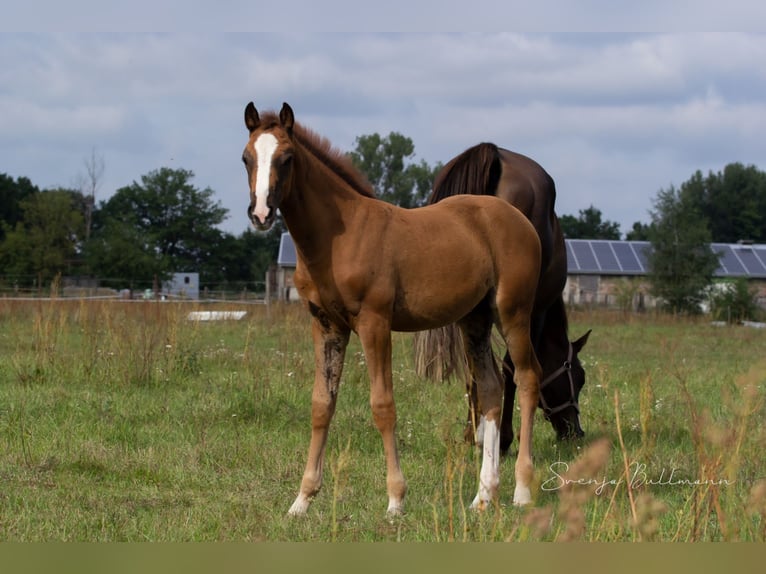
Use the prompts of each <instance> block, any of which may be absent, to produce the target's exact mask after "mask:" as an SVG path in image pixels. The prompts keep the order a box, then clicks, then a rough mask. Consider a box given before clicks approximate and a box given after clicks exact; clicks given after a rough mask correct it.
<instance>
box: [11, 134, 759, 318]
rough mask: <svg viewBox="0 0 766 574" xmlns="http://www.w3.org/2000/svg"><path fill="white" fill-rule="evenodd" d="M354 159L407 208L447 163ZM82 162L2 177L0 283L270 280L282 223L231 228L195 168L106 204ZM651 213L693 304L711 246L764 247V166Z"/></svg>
mask: <svg viewBox="0 0 766 574" xmlns="http://www.w3.org/2000/svg"><path fill="white" fill-rule="evenodd" d="M349 156H350V157H351V159H352V161H353V162H354V163H355V165H356V166H357V167H359V169H360V170H361V171H362V172H363V173H364V174H365V175H366V176H367V178H368V179H369V181H370V183H371V184H372V185H373V187H374V188H375V190H376V193H377V195H378V197H380V198H381V199H383V200H384V201H389V202H391V203H394V204H397V205H400V206H402V207H406V208H411V207H417V206H419V205H423V204H424V203H425V202H426V201H427V198H428V195H429V193H430V190H431V187H432V184H433V180H434V177H435V175H436V174H437V173H438V172H439V171H440V170H441V168H442V167H443V166H442V164H441V162H438V163H437V164H436V165H434V166H430V165H429V164H428V163H427V162H425V161H423V160H421V161H419V162H418V161H416V160H415V146H414V143H413V142H412V140H411V139H410V138H408V137H405V136H403V135H402V134H399V133H396V132H391V133H390V134H389V135H388V136H385V137H382V136H380V135H379V134H377V133H375V134H371V135H364V136H359V137H357V138H356V141H355V147H354V149H353V150H352V151H351V152H349ZM84 163H85V168H86V175H85V176H81V177H80V179H79V184H78V185H77V186H76V188H56V189H47V190H40V189H39V188H38V187H37V186H35V185H34V183H33V182H32V181H31V180H30V179H29V178H27V177H18V178H16V179H14V178H12V177H11V176H9V175H7V174H4V173H0V287H4V288H5V289H7V288H9V286H11V284H13V285H14V286H22V287H27V286H42V285H45V284H47V283H49V282H51V281H52V280H53V279H54V278H55V277H57V276H60V275H64V276H88V277H96V278H98V280H99V283H100V285H102V286H106V287H113V288H132V289H143V288H147V287H151V286H152V284H154V283H156V281H158V280H159V281H162V280H164V279H166V278H167V277H168V276H169V275H170V274H171V273H173V272H191V271H197V272H199V274H200V283H201V287H203V288H205V287H207V288H210V289H226V290H242V289H251V290H258V289H261V288H262V283H263V281H264V277H265V274H266V271H267V269H268V267H269V266H270V265H272V264H273V263H274V262H275V261H276V257H277V252H278V249H279V240H280V237H281V233H282V231H283V227H282V226H281V225H279V224H277V225H276V226H275V227H274V228H272V230H271V231H269V232H268V233H260V232H256V231H254V230H250V229H248V230H245V231H244V232H243V233H241V234H239V235H234V234H231V233H227V232H224V231H222V230H221V229H220V228H219V226H220V224H221V223H223V221H224V220H225V219H226V217H227V214H228V212H227V210H226V209H225V208H223V207H222V206H221V204H220V203H219V202H218V201H217V200H216V199H215V192H214V191H213V190H212V189H210V188H205V189H199V188H197V187H196V186H195V185H194V184H193V178H194V173H193V172H192V171H190V170H186V169H170V168H167V167H162V168H159V169H157V170H154V171H151V172H149V173H147V174H145V175H143V176H141V177H140V179H139V181H134V182H132V183H131V184H129V185H127V186H124V187H121V188H119V189H117V190H116V191H115V192H114V193H113V194H112V195H111V196H110V197H109V198H108V199H106V200H102V201H99V202H98V203H96V197H95V196H96V190H97V188H98V187H99V183H100V181H99V180H100V177H101V174H102V173H103V160H101V159H100V158H98V157H97V156H96V154H95V152H94V153H93V154H92V155H91V157H89V158H87V159H86V160H85V162H84ZM650 217H651V220H650V222H649V223H648V224H646V223H642V222H639V221H637V222H635V223H634V224H633V227H632V229H631V230H629V231H628V232H627V233H626V234H625V238H626V239H634V240H648V241H652V243H653V247H654V250H653V251H654V257H656V258H657V261H652V262H650V264H651V267H652V270H653V276H654V280H655V281H656V282H657V284H661V283H663V279H662V278H663V277H665V276H667V275H668V274H669V276H672V277H673V281H674V282H675V283H673V282H670V283H671V284H672V285H675V287H672V286H671V287H667V288H662V289H659V288H658V294H660V295H661V296H662V297H663V298H665V299H668V298H669V299H670V300H672V301H673V303H672V306H673V308H679V307H680V306H681V307H685V306H688V305H687V304H690V301H686V300H685V299H684V297H682V296H676V295H674V289H675V291H679V290H683V289H682V287H683V286H684V285H686V286H687V287H688V286H689V285H690V284H691V283H694V282H695V281H696V282H697V283H700V284H701V283H705V282H709V279H710V278H711V277H712V272H713V271H714V270H715V265H717V261H716V260H715V258H714V256H712V255H711V253H710V252H709V250H706V249H705V246H707V245H708V244H709V243H710V242H735V241H738V240H741V239H747V240H752V241H754V242H759V243H766V174H765V173H764V172H762V171H760V170H758V169H757V168H756V167H755V166H745V165H743V164H740V163H732V164H729V165H727V166H726V167H725V168H724V169H723V170H722V171H720V172H717V173H714V172H710V173H708V174H707V175H704V174H702V172H700V171H698V172H696V173H694V174H693V175H692V176H691V178H690V179H689V180H688V181H686V182H684V183H683V184H681V186H680V187H679V188H676V187H674V186H670V188H668V189H664V190H659V191H658V192H657V195H656V197H655V199H654V201H653V210H652V211H651V212H650ZM560 222H561V226H562V229H563V230H564V234H565V236H566V237H568V238H583V239H620V238H621V232H620V226H619V224H617V223H615V222H612V221H609V220H606V219H604V218H603V215H602V213H601V211H600V210H599V209H597V208H596V207H595V206H593V205H591V206H589V207H588V208H586V209H583V210H580V211H579V214H578V215H577V216H574V215H567V214H563V215H562V214H560ZM683 266H686V268H685V269H682V267H683ZM690 267H691V268H690ZM711 267H712V270H711V269H710V268H711ZM692 278H694V280H692ZM665 283H668V282H667V281H666V282H665ZM695 284H696V283H695ZM687 290H688V289H687ZM687 298H688V297H687ZM692 299H693V297H692Z"/></svg>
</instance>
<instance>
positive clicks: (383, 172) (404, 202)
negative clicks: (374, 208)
mask: <svg viewBox="0 0 766 574" xmlns="http://www.w3.org/2000/svg"><path fill="white" fill-rule="evenodd" d="M349 155H350V156H351V160H352V161H353V162H354V165H356V167H357V168H359V169H360V170H361V171H362V173H364V174H365V175H366V176H367V179H368V180H369V181H370V183H371V184H372V186H373V187H374V188H375V192H376V195H377V196H378V197H379V198H380V199H383V200H384V201H388V202H389V203H393V204H395V205H399V206H401V207H406V208H410V207H416V206H418V205H423V204H424V203H425V202H426V200H427V198H428V194H429V193H430V191H431V187H432V186H433V180H434V177H435V175H436V174H437V173H438V172H439V171H440V170H441V168H442V165H441V163H438V164H437V165H436V166H435V167H434V168H433V169H432V168H431V167H429V165H428V163H426V162H425V161H424V160H421V161H420V163H418V164H414V163H409V164H407V163H406V160H410V159H412V158H413V157H414V156H415V145H414V144H413V143H412V140H411V139H410V138H408V137H405V136H403V135H401V134H399V133H397V132H391V133H390V134H389V135H388V136H386V137H385V138H382V137H381V136H380V135H379V134H377V133H374V134H372V135H363V136H359V137H357V138H356V147H355V149H354V151H352V152H350V153H349Z"/></svg>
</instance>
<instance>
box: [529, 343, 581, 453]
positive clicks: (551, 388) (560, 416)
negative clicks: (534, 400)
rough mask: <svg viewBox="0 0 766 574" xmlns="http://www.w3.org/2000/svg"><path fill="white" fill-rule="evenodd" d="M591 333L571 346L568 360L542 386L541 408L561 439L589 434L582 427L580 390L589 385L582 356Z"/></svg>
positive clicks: (545, 379) (544, 380)
mask: <svg viewBox="0 0 766 574" xmlns="http://www.w3.org/2000/svg"><path fill="white" fill-rule="evenodd" d="M589 335H590V331H588V332H587V333H585V334H584V335H583V336H582V337H580V338H579V339H577V340H576V341H573V342H571V343H569V345H568V351H567V356H566V359H565V360H564V361H563V363H562V364H561V365H560V366H558V367H557V368H556V367H555V366H554V370H552V371H551V372H550V374H549V375H548V376H547V377H545V378H544V379H543V381H542V382H541V383H540V406H541V407H542V409H543V413H544V414H545V418H546V419H548V420H549V421H550V423H551V425H553V429H554V430H555V431H556V436H557V438H558V439H559V440H565V439H572V438H578V437H582V436H584V435H585V432H584V431H583V430H582V427H581V426H580V403H579V397H580V391H581V390H582V388H583V386H584V385H585V370H584V369H583V367H582V365H581V364H580V359H579V358H578V356H577V355H578V354H579V353H580V351H581V350H582V348H583V347H584V346H585V343H587V342H588V336H589Z"/></svg>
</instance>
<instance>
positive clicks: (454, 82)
mask: <svg viewBox="0 0 766 574" xmlns="http://www.w3.org/2000/svg"><path fill="white" fill-rule="evenodd" d="M397 3H399V2H398V0H397V1H396V2H390V3H388V4H386V6H391V5H393V4H397ZM37 4H39V2H36V1H31V0H30V1H28V2H25V3H23V4H22V5H21V6H20V7H17V8H15V9H14V10H12V11H11V13H10V16H9V17H8V18H7V19H6V20H5V24H3V25H2V28H1V30H2V33H0V173H6V174H8V175H10V176H12V177H19V176H26V177H29V178H30V179H31V180H32V182H33V183H35V184H36V185H38V186H39V187H41V188H47V187H53V186H72V185H74V184H75V182H76V181H77V179H78V177H80V176H82V175H83V174H84V173H85V165H84V161H85V159H86V158H88V157H89V156H90V155H91V153H92V152H93V151H94V150H95V153H96V154H97V155H98V156H99V157H102V158H103V160H104V164H105V172H104V176H103V178H102V182H101V186H100V188H99V190H98V195H97V199H99V200H104V199H107V198H108V197H109V196H110V195H111V194H112V193H113V192H114V191H115V190H116V189H118V188H120V187H122V186H125V185H129V184H131V183H132V182H133V181H139V180H140V177H141V176H142V175H144V174H146V173H148V172H149V171H151V170H154V169H158V168H160V167H171V168H184V169H189V170H192V171H193V172H194V173H195V178H194V180H193V183H194V184H195V185H196V186H197V187H200V188H204V187H210V188H212V189H213V190H214V191H215V193H216V198H217V199H218V200H219V201H220V202H221V203H222V205H223V206H224V207H226V208H227V209H228V210H229V219H228V220H227V221H226V223H225V224H224V226H223V227H224V229H226V230H227V231H230V232H232V233H236V234H239V233H241V232H242V231H243V230H244V229H245V228H246V227H247V221H246V218H245V215H244V214H245V207H246V204H247V202H248V198H247V187H246V181H245V173H244V168H243V167H242V165H241V161H240V157H241V151H242V147H243V146H244V144H245V141H246V135H247V134H246V130H245V127H244V123H243V119H242V117H243V110H244V107H245V105H246V104H247V102H248V101H250V100H253V101H254V102H255V104H256V106H257V107H258V108H259V109H275V108H276V109H278V108H279V106H280V105H281V103H282V102H283V101H287V102H289V103H290V104H291V106H292V107H293V109H294V111H295V114H296V118H297V120H298V121H301V122H302V123H304V124H305V125H307V126H308V127H311V128H312V129H314V130H315V131H317V132H319V133H320V134H322V135H324V136H326V137H328V138H329V139H330V140H331V141H332V142H333V143H334V144H335V145H336V146H337V147H339V148H341V149H345V150H351V149H352V148H353V146H354V141H355V138H356V137H357V136H359V135H364V134H371V133H374V132H378V133H380V134H381V135H387V134H388V133H390V132H392V131H397V132H399V133H401V134H403V135H405V136H407V137H410V138H411V139H412V140H413V142H414V143H415V151H416V157H415V160H416V161H419V160H421V159H424V160H426V161H427V162H428V163H429V164H435V163H436V162H437V161H442V162H446V161H448V160H449V159H450V158H451V157H453V156H454V155H456V154H458V153H460V152H461V151H463V150H464V149H465V148H467V147H469V146H471V145H474V144H476V143H478V142H480V141H493V142H495V143H497V144H499V145H501V146H503V147H507V148H510V149H512V150H515V151H518V152H521V153H524V154H526V155H529V156H531V157H533V158H534V159H536V160H537V161H539V162H540V163H541V164H542V165H543V166H544V167H545V168H546V169H547V170H548V172H549V173H550V174H551V175H552V176H553V178H554V179H555V180H556V185H557V189H558V204H557V205H558V209H557V211H558V212H559V214H570V215H577V214H578V212H579V210H582V209H586V208H588V207H589V206H591V205H593V206H595V207H596V208H598V209H600V210H601V212H602V214H603V216H604V217H605V218H606V219H609V220H611V221H616V222H618V223H620V225H621V228H622V231H623V233H624V232H626V231H628V230H629V229H630V227H631V226H632V224H633V222H635V221H643V222H647V221H648V220H649V215H648V210H649V209H650V208H651V202H652V199H653V198H654V196H655V195H656V193H657V191H658V190H660V189H662V188H667V187H668V186H670V185H676V186H677V185H680V184H681V183H683V182H684V181H686V180H687V179H688V178H689V177H690V176H691V175H692V174H693V173H694V172H695V171H696V170H702V171H703V173H707V172H708V171H710V170H712V171H719V170H721V169H722V168H723V167H724V166H725V165H726V164H727V163H731V162H735V161H739V162H743V163H745V164H755V165H756V166H758V167H759V168H760V169H762V170H764V169H766V137H765V136H764V134H766V64H765V62H766V34H763V33H760V32H758V31H757V30H756V31H753V30H752V29H751V27H752V26H750V25H749V22H748V20H747V19H744V20H743V19H742V18H740V19H739V20H738V21H736V22H735V21H734V20H730V19H727V18H730V16H727V15H729V14H730V12H729V11H725V12H723V11H721V12H722V15H721V16H720V18H716V17H715V16H714V15H712V14H711V15H708V16H699V14H697V16H696V20H694V22H695V23H696V24H698V25H699V29H703V30H708V29H716V28H718V29H726V30H732V29H739V30H741V31H736V32H710V31H706V32H700V31H686V32H683V33H676V32H673V33H669V32H663V31H656V32H650V33H643V32H642V33H637V32H621V33H616V32H610V31H608V28H609V24H610V23H611V22H610V21H609V16H608V15H607V17H606V18H607V19H606V23H605V25H603V26H601V27H602V28H606V29H607V30H606V31H604V30H601V31H598V32H593V31H592V28H591V27H590V26H589V25H588V22H589V20H588V17H589V15H593V16H595V15H596V12H593V14H589V13H588V11H587V10H596V9H597V8H598V6H599V5H600V4H602V3H600V2H596V1H595V0H592V1H590V2H587V1H586V2H581V3H579V4H578V5H579V6H584V7H585V12H583V11H571V17H570V13H565V14H564V15H563V16H562V15H561V14H559V16H558V20H557V22H558V23H557V24H556V25H555V27H556V28H563V29H570V30H574V31H571V32H566V33H552V32H546V31H545V30H544V29H540V28H541V22H540V20H539V19H537V16H538V14H537V13H536V12H535V9H532V10H531V11H530V9H527V11H526V12H525V13H524V17H525V18H526V20H525V22H526V23H527V25H526V28H527V29H528V30H530V31H525V32H513V33H511V32H502V31H491V28H493V27H502V26H503V23H504V22H505V21H506V20H501V19H499V18H498V19H493V18H489V19H487V18H486V17H482V18H481V19H478V18H477V17H476V15H475V14H474V15H473V16H472V15H468V13H466V16H465V22H466V23H467V24H468V25H467V26H465V27H463V29H468V31H466V32H461V33H448V32H439V31H413V30H410V29H407V28H408V27H409V26H404V29H402V27H401V26H400V27H399V28H400V31H397V32H389V33H380V32H375V31H373V30H367V28H370V27H374V26H375V25H376V24H380V26H379V27H382V28H389V27H390V28H394V26H389V25H388V24H389V22H390V20H391V12H390V11H382V10H381V9H380V8H379V7H380V6H381V5H380V4H375V5H373V6H377V7H378V8H377V10H378V12H373V13H371V14H372V16H370V14H368V15H367V17H365V19H364V20H363V22H364V23H365V25H362V26H349V25H348V23H346V24H345V25H344V27H345V29H340V30H335V31H332V29H333V28H340V27H339V26H337V25H335V26H334V25H333V22H334V21H333V20H331V19H330V18H329V17H328V16H327V14H326V12H321V13H320V10H318V9H317V8H316V6H318V5H319V4H320V3H317V2H312V3H308V4H307V6H308V8H307V9H306V10H295V4H287V3H284V4H282V5H281V6H282V8H281V10H276V9H275V8H274V7H272V8H270V9H269V12H270V13H275V12H284V11H287V12H290V13H289V14H287V15H286V14H284V13H282V14H275V16H274V17H273V18H271V19H263V18H261V19H257V18H255V15H256V13H258V12H257V11H256V10H253V8H252V3H243V2H239V1H238V0H220V1H219V2H218V3H217V4H216V5H217V6H225V7H230V8H231V10H230V11H227V12H226V14H227V16H226V18H225V21H224V20H221V19H219V18H217V17H216V14H220V12H216V11H208V12H207V13H206V12H204V11H203V12H202V13H197V14H196V17H195V18H194V19H192V18H191V17H190V16H189V14H188V13H186V12H184V13H183V15H181V16H178V17H177V14H180V12H174V11H173V9H174V8H180V7H181V6H182V3H179V2H170V3H169V4H170V7H169V8H167V9H164V10H163V9H160V8H159V6H161V5H163V6H164V3H161V2H160V3H149V2H142V1H136V2H132V3H130V8H131V9H130V10H128V9H127V8H126V7H125V6H127V4H125V5H122V4H121V5H120V6H122V8H118V10H120V11H119V12H118V13H117V16H118V18H116V19H115V16H114V14H111V15H106V16H105V15H104V14H103V13H100V12H99V11H98V10H99V9H98V8H96V7H97V6H102V5H103V4H104V3H95V2H89V1H87V0H72V2H70V3H60V2H56V3H51V6H52V11H51V10H49V11H45V12H44V16H42V17H40V18H37V16H38V15H39V14H38V13H37V12H35V10H36V8H37V6H36V5H37ZM106 4H110V3H106ZM297 4H301V3H300V2H298V3H297ZM329 4H331V5H336V6H359V5H360V4H365V3H359V2H355V3H351V2H343V1H335V2H332V1H331V2H329ZM543 4H545V3H543ZM563 4H564V5H565V6H570V5H571V4H572V3H571V2H570V3H568V2H563ZM677 4H679V3H672V2H654V1H651V0H649V1H647V2H645V3H636V5H637V6H638V5H640V6H643V7H644V9H643V10H642V11H641V12H640V13H639V12H638V11H637V10H635V9H634V10H633V12H629V13H628V14H627V16H626V15H625V14H623V15H622V16H620V17H619V18H618V19H617V20H615V24H616V25H617V26H620V27H621V29H630V28H631V26H622V25H621V24H624V22H625V18H626V17H629V18H633V20H631V21H632V22H634V23H635V22H638V23H639V26H637V27H639V28H642V29H652V28H653V27H654V28H655V29H656V28H657V27H656V26H653V25H644V23H645V22H649V21H650V19H651V18H652V17H654V18H660V17H662V16H667V17H669V18H671V21H672V22H677V21H679V20H680V19H682V18H684V17H687V16H688V15H689V12H683V11H681V8H678V9H676V8H671V7H675V6H676V5H677ZM680 4H683V5H685V6H687V7H689V6H692V10H695V9H697V8H698V7H704V5H705V4H706V2H696V3H693V2H692V3H690V2H685V3H680ZM73 5H77V6H83V7H85V8H89V9H90V11H88V10H85V11H83V12H80V13H79V14H87V17H85V16H83V17H81V18H79V19H78V18H77V15H78V13H77V12H76V11H73V9H72V6H73ZM143 5H146V6H156V7H157V8H156V10H155V12H154V16H155V20H154V23H155V24H156V25H155V26H153V27H152V29H156V30H164V31H162V32H155V33H145V32H137V31H135V30H134V29H141V28H142V27H146V26H144V23H142V22H140V21H138V20H135V21H134V20H132V19H131V18H133V16H132V15H133V14H139V13H141V7H142V6H143ZM174 5H175V6H174ZM429 5H430V6H431V8H432V10H433V6H440V7H443V8H445V9H446V8H448V7H451V6H453V5H457V3H455V2H452V1H451V0H444V1H443V2H441V3H440V2H436V3H434V2H431V3H429ZM459 5H460V6H462V9H463V10H465V7H466V6H467V5H468V4H467V3H465V2H463V3H460V4H459ZM536 5H537V4H536ZM63 6H66V7H67V10H64V9H63V8H62V7H63ZM248 6H250V8H249V9H248ZM312 6H313V7H314V8H311V7H312ZM759 6H760V4H756V3H753V7H754V10H755V12H756V13H757V15H758V16H760V17H761V20H760V22H764V21H766V8H760V7H759ZM237 10H239V11H237ZM4 11H5V9H4ZM701 12H704V10H702V11H701ZM450 14H451V17H452V18H454V17H455V13H454V12H450ZM291 15H293V16H295V19H297V20H298V21H299V22H298V24H299V26H298V28H297V29H291V27H290V26H287V25H285V23H286V22H288V21H289V16H291ZM598 15H599V16H600V18H601V21H602V22H603V20H604V13H603V12H599V13H598ZM458 16H460V15H458ZM312 18H316V19H318V20H319V19H322V18H324V19H326V21H327V23H328V26H326V27H325V29H329V30H328V31H321V32H315V31H312V27H311V26H310V23H311V20H312ZM376 18H377V19H376ZM436 19H437V21H438V20H439V16H438V14H437V16H436ZM354 20H355V21H359V17H358V15H356V16H354ZM487 20H489V22H487ZM272 21H273V22H278V23H280V25H279V26H277V28H276V29H277V30H278V31H276V32H266V31H265V30H267V29H268V28H269V27H268V26H266V25H264V23H265V22H272ZM9 22H10V24H9ZM250 22H253V25H252V26H250V25H249V23H250ZM421 22H426V24H425V25H421V26H420V30H428V28H429V26H428V25H427V22H428V20H427V19H424V18H421ZM38 23H41V25H42V28H41V27H40V26H38V25H37V24H38ZM187 23H188V25H187ZM205 23H209V24H210V26H205ZM482 23H483V24H484V25H485V30H486V29H487V28H489V29H490V31H477V30H474V29H478V28H480V27H481V25H482ZM32 24H34V30H35V31H33V29H32ZM567 24H571V25H570V26H567ZM131 28H134V29H131ZM201 28H205V30H201ZM211 28H217V29H220V30H221V31H219V32H218V31H216V32H214V31H211V30H210V29H211ZM245 28H247V29H253V30H255V31H253V32H243V31H242V30H243V29H245ZM413 28H418V26H417V25H415V26H413ZM450 28H451V29H455V28H456V26H454V25H453V26H449V25H448V26H447V27H446V29H450ZM350 29H359V30H362V31H360V32H351V31H349V30H350ZM19 30H26V31H24V32H20V31H19ZM57 30H66V32H60V31H57ZM104 30H118V31H109V32H105V31H104Z"/></svg>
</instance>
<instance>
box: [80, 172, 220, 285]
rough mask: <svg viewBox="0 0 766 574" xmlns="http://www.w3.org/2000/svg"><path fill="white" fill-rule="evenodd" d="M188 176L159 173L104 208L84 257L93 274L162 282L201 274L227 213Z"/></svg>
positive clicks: (118, 194)
mask: <svg viewBox="0 0 766 574" xmlns="http://www.w3.org/2000/svg"><path fill="white" fill-rule="evenodd" d="M193 177H194V174H193V173H192V172H191V171H187V170H183V169H169V168H161V169H159V170H155V171H152V172H150V173H148V174H147V175H144V176H142V177H141V183H140V184H139V183H136V182H133V184H131V185H129V186H127V187H123V188H120V189H118V190H117V191H116V192H115V194H114V195H113V196H112V197H111V198H110V199H109V200H108V201H106V202H102V204H101V206H100V209H99V210H98V212H97V217H96V218H95V222H94V229H93V231H92V235H91V241H90V243H89V246H88V249H87V257H88V262H89V264H90V267H91V269H92V271H93V273H94V274H96V275H99V276H102V277H115V278H144V279H146V278H151V277H154V276H157V277H158V278H159V279H163V278H165V277H166V276H167V274H168V273H171V272H174V271H175V272H182V271H191V270H196V269H200V268H201V267H202V266H203V265H204V264H205V263H206V262H209V261H210V260H211V256H212V253H213V251H214V246H215V245H217V244H219V242H220V241H221V238H222V233H221V231H220V230H219V229H218V228H217V227H216V226H217V225H218V224H220V223H221V222H222V221H223V220H224V218H225V216H226V209H224V208H223V207H221V206H220V204H219V203H218V202H216V201H214V200H213V190H211V189H210V188H206V189H203V190H200V189H197V188H196V187H194V186H193V185H192V184H191V183H190V181H191V179H192V178H193Z"/></svg>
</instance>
